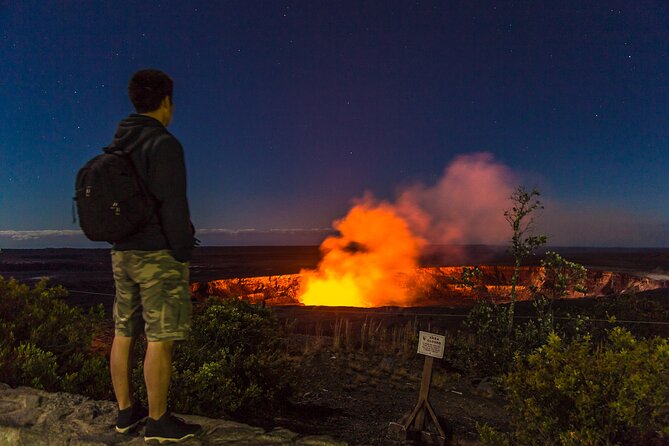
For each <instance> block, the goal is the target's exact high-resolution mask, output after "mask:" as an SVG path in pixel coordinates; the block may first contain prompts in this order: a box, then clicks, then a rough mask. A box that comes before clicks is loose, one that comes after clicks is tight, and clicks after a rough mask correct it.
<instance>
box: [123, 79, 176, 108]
mask: <svg viewBox="0 0 669 446" xmlns="http://www.w3.org/2000/svg"><path fill="white" fill-rule="evenodd" d="M173 86H174V82H173V81H172V78H171V77H169V76H168V75H167V74H165V73H163V72H162V71H160V70H154V69H148V70H139V71H138V72H136V73H135V74H134V75H133V76H132V79H130V83H129V84H128V96H130V101H131V102H132V105H134V106H135V110H137V113H148V112H152V111H154V110H157V109H158V107H160V103H161V102H162V100H163V98H164V97H165V96H167V97H169V98H170V102H172V88H173Z"/></svg>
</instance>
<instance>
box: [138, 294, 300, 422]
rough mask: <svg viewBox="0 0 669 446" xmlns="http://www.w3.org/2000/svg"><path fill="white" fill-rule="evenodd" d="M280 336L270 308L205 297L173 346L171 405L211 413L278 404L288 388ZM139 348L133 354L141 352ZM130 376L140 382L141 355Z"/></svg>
mask: <svg viewBox="0 0 669 446" xmlns="http://www.w3.org/2000/svg"><path fill="white" fill-rule="evenodd" d="M281 336H282V331H281V326H280V324H279V322H278V320H277V319H276V317H275V316H274V313H273V312H272V311H271V310H270V309H268V308H262V307H259V306H254V305H250V304H248V303H246V302H244V301H240V300H226V301H223V302H219V301H215V300H210V301H209V302H208V303H206V304H205V305H204V307H203V308H200V309H197V311H196V314H195V315H194V316H193V322H192V332H191V338H190V339H189V340H187V341H184V342H182V343H179V344H178V345H177V347H176V349H175V353H174V359H173V364H174V367H173V375H172V385H171V388H170V404H171V405H172V407H173V409H174V410H175V411H177V412H183V413H193V414H201V415H206V416H210V417H216V416H224V415H229V414H237V415H249V414H256V415H259V414H262V413H264V412H266V411H269V410H272V409H276V408H278V407H280V406H281V405H282V404H284V403H285V401H286V398H287V397H288V396H289V394H290V391H291V387H290V385H289V380H290V378H291V369H290V366H289V362H288V361H287V357H286V355H285V346H284V343H283V340H282V337H281ZM144 351H145V350H144V348H141V349H140V350H139V352H138V355H139V356H140V357H143V354H144ZM133 376H134V381H135V383H136V385H137V386H138V387H139V386H140V385H142V382H143V378H142V370H141V361H139V363H138V366H137V369H136V370H135V371H134V375H133ZM143 398H145V394H144V396H143Z"/></svg>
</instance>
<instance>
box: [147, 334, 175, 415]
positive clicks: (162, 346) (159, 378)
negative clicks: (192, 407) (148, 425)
mask: <svg viewBox="0 0 669 446" xmlns="http://www.w3.org/2000/svg"><path fill="white" fill-rule="evenodd" d="M173 346H174V342H173V341H162V342H149V343H148V347H147V349H146V357H145V358H144V381H145V382H146V393H147V394H148V397H149V417H151V418H153V419H154V420H157V419H159V418H160V417H161V416H163V414H164V413H165V412H166V411H167V391H168V390H169V388H170V380H171V379H172V347H173Z"/></svg>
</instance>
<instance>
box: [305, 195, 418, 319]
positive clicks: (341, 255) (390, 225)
mask: <svg viewBox="0 0 669 446" xmlns="http://www.w3.org/2000/svg"><path fill="white" fill-rule="evenodd" d="M334 227H335V229H336V230H337V231H339V236H333V237H328V238H327V239H325V241H323V243H322V244H321V251H322V252H323V259H322V260H321V263H320V264H319V267H318V270H316V271H313V270H303V271H302V272H301V274H302V276H303V279H302V284H301V288H300V293H299V296H298V299H299V300H300V302H302V303H303V304H305V305H328V306H355V307H377V306H384V305H398V306H406V305H410V303H411V300H412V298H413V296H412V295H411V290H410V289H409V288H407V287H406V286H403V285H402V282H404V283H406V280H407V276H411V275H413V274H415V271H416V268H417V267H418V256H419V253H420V248H421V246H422V245H423V243H424V241H423V240H422V239H421V238H419V237H416V236H414V235H413V234H412V233H411V231H410V230H409V227H408V225H407V223H406V222H405V221H404V220H403V219H402V218H400V217H399V216H398V215H397V214H396V213H395V211H394V209H393V208H392V207H391V206H390V205H388V204H385V203H380V204H375V203H372V202H371V201H370V200H367V202H365V203H361V204H358V205H356V206H354V207H353V208H352V209H351V210H350V211H349V213H348V215H347V216H346V217H345V218H344V219H342V220H339V221H337V222H335V224H334Z"/></svg>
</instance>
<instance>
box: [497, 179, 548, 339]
mask: <svg viewBox="0 0 669 446" xmlns="http://www.w3.org/2000/svg"><path fill="white" fill-rule="evenodd" d="M540 195H541V194H540V193H539V191H538V190H536V189H532V191H531V192H528V191H526V190H525V188H524V187H523V186H518V187H517V188H516V190H515V191H514V192H513V194H511V197H509V199H510V200H511V201H512V203H513V206H512V207H511V209H510V210H507V211H504V218H506V221H507V222H509V225H510V226H511V230H512V231H513V235H512V237H511V247H510V248H509V252H511V254H512V255H513V259H514V267H513V277H512V278H511V305H509V314H508V317H509V331H511V329H512V328H513V313H514V307H515V303H516V297H517V296H516V294H517V293H516V286H517V285H518V277H519V275H520V265H521V264H522V262H523V260H525V258H527V257H528V256H530V255H532V254H534V253H535V251H536V250H537V249H539V248H540V247H541V246H543V245H545V244H546V241H547V240H548V237H547V236H545V235H541V234H540V235H533V231H534V215H535V213H536V211H538V210H540V209H543V208H544V206H543V204H542V203H541V201H539V200H538V198H537V197H539V196H540Z"/></svg>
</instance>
